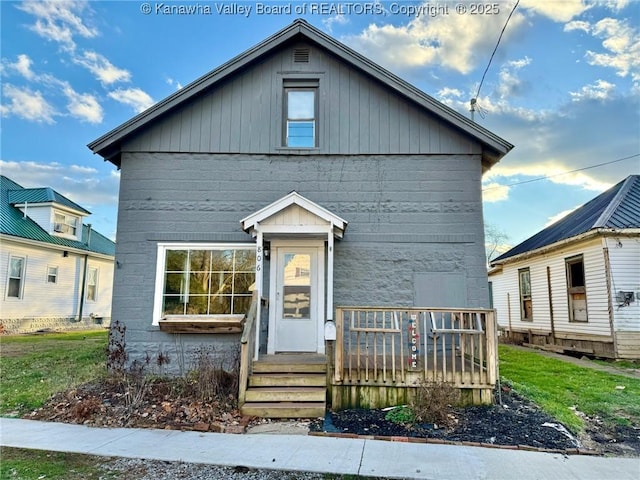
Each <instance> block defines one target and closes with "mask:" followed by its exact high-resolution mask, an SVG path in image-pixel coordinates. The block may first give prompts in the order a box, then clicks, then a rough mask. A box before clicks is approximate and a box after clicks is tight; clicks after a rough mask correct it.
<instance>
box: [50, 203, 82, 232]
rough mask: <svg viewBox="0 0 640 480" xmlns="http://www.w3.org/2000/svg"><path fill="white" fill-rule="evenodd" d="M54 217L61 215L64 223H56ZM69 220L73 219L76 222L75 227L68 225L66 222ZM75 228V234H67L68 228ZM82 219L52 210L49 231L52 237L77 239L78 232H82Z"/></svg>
mask: <svg viewBox="0 0 640 480" xmlns="http://www.w3.org/2000/svg"><path fill="white" fill-rule="evenodd" d="M56 215H61V216H62V217H64V222H62V223H60V222H56ZM70 219H74V220H75V221H76V223H75V225H70V224H69V222H68V220H70ZM59 224H60V225H61V226H60V227H57V225H59ZM72 227H73V228H75V229H76V232H75V233H69V232H68V231H65V230H68V229H70V228H72ZM81 229H82V218H81V217H79V216H78V215H72V214H70V213H67V212H64V211H62V210H55V209H54V210H53V218H52V221H51V231H52V233H53V234H54V235H58V236H60V237H68V238H74V239H77V238H79V235H78V230H80V231H82V230H81Z"/></svg>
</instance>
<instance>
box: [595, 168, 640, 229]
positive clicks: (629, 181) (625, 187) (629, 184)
mask: <svg viewBox="0 0 640 480" xmlns="http://www.w3.org/2000/svg"><path fill="white" fill-rule="evenodd" d="M635 176H637V175H629V176H628V177H627V178H625V179H624V180H623V181H622V182H620V183H619V184H618V185H620V188H619V189H618V193H616V195H615V196H614V197H613V198H612V199H611V201H610V202H609V204H608V205H607V206H606V207H605V208H604V209H603V210H602V213H601V214H600V216H599V217H598V219H597V220H596V221H595V222H593V225H592V226H591V228H592V229H593V228H602V227H605V226H606V224H607V222H608V221H609V220H610V219H611V216H612V215H613V214H614V213H615V211H616V209H617V208H618V207H619V206H620V204H621V203H622V201H623V200H624V198H625V197H626V196H627V193H629V190H631V188H633V184H634V181H635V178H634V177H635Z"/></svg>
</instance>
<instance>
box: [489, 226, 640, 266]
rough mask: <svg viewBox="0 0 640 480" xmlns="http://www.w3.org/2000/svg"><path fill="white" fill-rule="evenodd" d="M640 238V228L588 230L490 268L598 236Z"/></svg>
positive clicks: (505, 260) (494, 264) (504, 259)
mask: <svg viewBox="0 0 640 480" xmlns="http://www.w3.org/2000/svg"><path fill="white" fill-rule="evenodd" d="M607 235H609V236H615V235H618V236H638V235H640V228H623V229H618V228H594V229H591V230H588V231H586V232H584V233H581V234H579V235H574V236H573V237H569V238H565V239H563V240H558V241H557V242H553V243H550V244H548V245H544V246H542V247H538V248H535V249H533V250H528V251H526V252H522V253H519V254H517V255H513V256H511V257H506V258H503V259H502V260H498V261H492V262H491V264H490V266H491V267H494V268H497V267H501V266H503V265H506V264H508V263H514V262H518V261H521V260H526V259H528V258H531V257H535V256H537V255H541V254H545V253H549V252H551V251H554V250H558V249H560V248H563V247H566V246H568V245H572V244H574V243H579V242H582V241H585V240H591V239H592V238H595V237H598V236H607Z"/></svg>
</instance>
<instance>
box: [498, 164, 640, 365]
mask: <svg viewBox="0 0 640 480" xmlns="http://www.w3.org/2000/svg"><path fill="white" fill-rule="evenodd" d="M491 266H492V269H491V270H490V272H489V282H490V287H491V292H492V293H491V294H492V300H493V307H494V308H495V309H496V310H497V312H498V324H499V326H500V328H501V329H502V330H503V331H505V332H506V333H507V334H508V335H509V336H511V337H512V338H515V339H516V340H519V341H524V342H527V343H530V344H535V345H537V346H541V347H542V348H546V349H550V350H556V351H573V352H580V353H586V354H592V355H596V356H602V357H609V358H640V298H639V297H640V175H630V176H629V177H627V178H626V179H624V180H623V181H621V182H620V183H618V184H617V185H615V186H614V187H612V188H610V189H609V190H607V191H606V192H604V193H602V194H600V195H599V196H597V197H596V198H594V199H593V200H591V201H589V202H587V203H586V204H584V205H583V206H582V207H580V208H579V209H577V210H575V211H573V212H572V213H571V214H569V215H567V216H566V217H564V218H563V219H561V220H559V221H558V222H556V223H554V224H553V225H551V226H549V227H547V228H545V229H544V230H542V231H540V232H539V233H537V234H536V235H534V236H533V237H531V238H529V239H527V240H525V241H524V242H522V243H521V244H520V245H517V246H516V247H514V248H512V249H511V250H509V251H508V252H506V253H504V254H503V255H501V256H499V257H498V258H496V259H495V260H492V261H491Z"/></svg>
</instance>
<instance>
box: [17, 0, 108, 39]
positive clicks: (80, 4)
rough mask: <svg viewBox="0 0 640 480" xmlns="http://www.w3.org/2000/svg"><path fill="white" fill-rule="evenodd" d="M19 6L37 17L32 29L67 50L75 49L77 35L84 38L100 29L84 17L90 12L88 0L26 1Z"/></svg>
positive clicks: (93, 35) (91, 35)
mask: <svg viewBox="0 0 640 480" xmlns="http://www.w3.org/2000/svg"><path fill="white" fill-rule="evenodd" d="M17 8H19V9H20V10H22V11H24V12H27V13H29V14H31V15H33V16H34V17H36V21H35V23H34V24H33V25H30V26H29V28H30V29H31V30H33V31H34V32H35V33H37V34H38V35H39V36H41V37H42V38H45V39H47V40H49V41H54V42H57V43H60V44H61V45H62V46H63V48H65V49H67V50H73V49H75V47H76V44H75V41H74V36H75V35H79V36H81V37H84V38H93V37H96V36H97V35H98V30H97V29H96V28H95V27H93V26H90V25H87V24H86V18H83V16H86V14H87V13H89V12H90V9H89V8H88V2H86V1H80V0H65V1H53V0H50V1H25V2H23V3H21V4H20V5H19V6H18V7H17Z"/></svg>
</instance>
